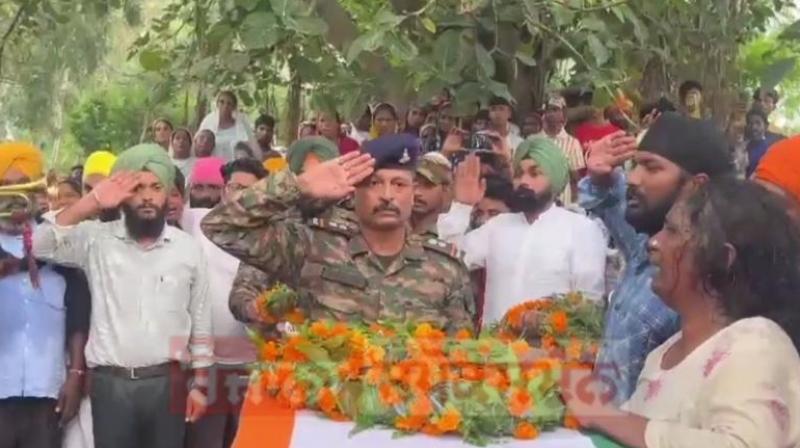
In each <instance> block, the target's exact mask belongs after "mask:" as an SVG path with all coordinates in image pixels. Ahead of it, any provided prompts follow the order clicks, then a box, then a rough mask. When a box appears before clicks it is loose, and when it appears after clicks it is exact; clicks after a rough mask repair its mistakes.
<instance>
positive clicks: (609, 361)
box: [578, 171, 680, 404]
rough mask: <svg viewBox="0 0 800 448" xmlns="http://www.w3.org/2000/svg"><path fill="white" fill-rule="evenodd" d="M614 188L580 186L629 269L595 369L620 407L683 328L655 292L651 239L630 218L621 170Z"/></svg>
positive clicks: (615, 296) (609, 314)
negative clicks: (647, 365) (655, 355)
mask: <svg viewBox="0 0 800 448" xmlns="http://www.w3.org/2000/svg"><path fill="white" fill-rule="evenodd" d="M613 179H614V182H613V185H612V186H611V187H610V188H609V189H604V188H600V187H598V186H597V185H594V184H593V183H592V181H591V179H589V178H588V177H587V178H584V179H582V180H581V181H580V183H579V184H578V190H579V202H580V205H581V207H583V208H584V209H586V210H587V211H588V212H590V213H592V214H594V215H596V216H598V217H600V219H602V220H603V224H605V226H606V228H607V229H608V231H609V233H610V234H611V238H612V239H613V240H614V242H615V243H616V245H617V247H619V249H620V251H621V252H622V254H623V256H624V257H625V271H624V273H623V275H622V279H621V280H620V283H619V285H618V287H617V289H616V290H615V291H614V292H613V293H612V295H611V300H610V303H609V307H608V311H607V313H606V320H605V330H604V333H603V345H602V347H601V348H600V353H599V354H598V357H597V363H596V365H595V366H596V367H595V369H596V370H597V373H598V374H600V375H602V377H603V378H604V379H607V380H609V381H610V382H611V383H613V385H614V387H615V392H616V395H615V402H616V403H617V404H621V403H623V402H625V401H627V400H628V398H630V396H631V395H632V394H633V392H634V390H635V389H636V383H637V381H638V379H639V374H640V373H641V371H642V368H643V367H644V361H645V360H646V359H647V355H648V354H649V353H650V352H651V351H653V349H655V348H656V347H658V346H659V345H661V344H663V343H664V342H665V341H666V340H667V339H669V338H670V337H671V336H672V335H673V334H675V333H676V332H677V331H678V330H679V329H680V321H679V319H678V315H677V314H676V313H675V312H674V311H672V310H671V309H670V308H668V307H667V306H666V305H664V302H662V301H661V299H660V298H659V297H658V296H657V295H656V294H655V293H654V292H653V289H652V288H651V283H652V280H653V274H654V273H655V267H654V266H653V265H652V264H650V259H649V257H648V254H647V239H648V237H647V235H645V234H642V233H636V230H634V228H633V227H632V226H631V225H630V224H629V223H628V221H627V220H626V219H625V207H626V202H625V193H626V190H627V184H626V182H625V176H624V175H623V174H622V172H621V171H617V172H615V173H614V174H613Z"/></svg>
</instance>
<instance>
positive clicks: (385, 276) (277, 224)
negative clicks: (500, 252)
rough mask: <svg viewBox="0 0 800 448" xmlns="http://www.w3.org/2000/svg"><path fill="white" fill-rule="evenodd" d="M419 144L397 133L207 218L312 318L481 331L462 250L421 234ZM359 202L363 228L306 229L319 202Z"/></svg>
mask: <svg viewBox="0 0 800 448" xmlns="http://www.w3.org/2000/svg"><path fill="white" fill-rule="evenodd" d="M419 149H420V148H419V143H418V140H417V139H415V138H413V137H411V136H408V135H402V134H399V135H391V136H387V137H383V138H379V139H376V140H373V141H370V142H367V143H366V144H365V146H364V148H363V150H362V151H363V152H362V153H350V154H347V155H345V156H342V157H339V158H337V159H334V160H331V161H328V162H325V163H322V164H319V165H317V166H315V167H313V168H310V169H308V170H307V171H305V172H304V173H303V174H301V175H299V176H296V175H294V174H292V173H291V172H288V171H284V172H281V173H279V174H277V175H274V176H270V177H269V178H267V179H265V180H263V181H261V182H259V183H257V184H256V185H255V186H253V187H252V188H250V189H249V190H246V191H245V192H243V193H242V194H240V195H239V196H238V198H236V200H233V201H230V202H229V203H226V204H221V205H219V206H218V207H217V208H216V209H214V210H213V211H211V212H210V213H209V214H208V215H207V216H206V218H205V219H204V220H203V223H202V229H203V231H204V233H205V234H206V236H207V237H208V238H209V239H210V240H211V241H213V242H214V243H215V244H217V245H218V246H219V247H220V248H222V249H223V250H225V251H226V252H229V253H230V254H232V255H233V256H235V257H238V258H240V259H241V260H242V261H244V262H245V263H249V264H252V265H253V266H255V267H258V268H260V269H262V270H263V271H264V272H265V273H267V274H269V275H270V276H271V277H272V278H274V279H276V280H278V281H281V282H283V283H285V284H287V285H288V286H289V287H291V288H293V289H295V291H297V293H298V295H299V296H300V301H301V306H302V307H303V308H304V309H305V310H306V312H307V313H309V315H310V318H311V319H312V320H317V319H333V320H337V321H350V320H359V319H360V320H364V321H367V322H375V321H379V320H396V321H414V322H429V323H431V324H433V325H436V326H439V327H441V328H443V329H445V330H447V331H448V332H453V331H456V330H458V329H462V328H467V329H471V328H472V327H473V316H474V313H475V303H474V298H473V294H472V289H471V286H470V280H469V274H468V272H467V270H466V267H465V266H464V265H463V264H462V262H461V260H460V259H459V258H458V254H457V253H456V252H455V250H454V249H453V247H452V246H450V245H448V244H445V243H443V242H441V241H439V240H435V239H429V238H422V237H419V236H414V235H412V234H411V231H410V230H409V229H410V227H409V218H410V216H411V209H412V207H413V204H414V173H415V169H416V163H417V158H418V155H419ZM350 194H353V195H354V205H355V214H356V217H357V220H356V221H357V222H355V223H353V222H349V221H345V220H335V219H334V220H323V219H312V220H311V221H305V222H304V221H302V220H300V219H298V218H295V217H296V216H298V215H300V214H299V213H295V211H296V208H297V207H298V206H299V205H300V204H303V203H308V201H309V200H324V201H328V202H330V203H331V204H334V203H336V202H337V201H339V200H341V199H343V198H345V197H347V196H348V195H350Z"/></svg>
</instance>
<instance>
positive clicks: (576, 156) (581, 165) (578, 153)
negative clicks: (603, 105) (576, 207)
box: [537, 96, 586, 206]
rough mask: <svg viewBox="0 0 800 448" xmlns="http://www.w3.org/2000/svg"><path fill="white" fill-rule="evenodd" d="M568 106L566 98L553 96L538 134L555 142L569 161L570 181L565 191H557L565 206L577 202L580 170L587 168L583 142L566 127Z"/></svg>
mask: <svg viewBox="0 0 800 448" xmlns="http://www.w3.org/2000/svg"><path fill="white" fill-rule="evenodd" d="M566 107H567V103H566V101H564V98H562V97H560V96H554V97H552V98H551V99H550V101H549V102H548V103H547V106H546V108H545V112H544V119H543V125H544V126H543V129H542V132H541V133H539V134H537V135H538V136H539V137H546V138H549V139H550V140H552V141H553V142H555V144H556V146H558V148H559V149H560V150H561V152H562V153H563V154H564V156H565V157H566V158H567V161H568V162H569V177H570V181H569V182H568V183H567V185H566V186H565V188H564V191H563V192H556V197H557V198H558V199H559V200H560V201H561V204H562V205H564V206H568V205H571V204H573V203H574V202H575V200H576V198H577V195H576V194H575V193H576V190H575V188H576V185H577V182H578V180H580V177H581V175H580V172H581V170H583V169H585V168H586V161H585V160H584V157H583V149H582V148H581V143H580V142H579V141H578V139H576V138H575V137H573V136H571V135H569V134H568V133H567V131H566V129H564V126H565V125H566V124H567V116H566V114H565V112H564V110H565V109H566Z"/></svg>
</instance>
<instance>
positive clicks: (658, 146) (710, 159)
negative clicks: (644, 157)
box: [639, 112, 733, 177]
mask: <svg viewBox="0 0 800 448" xmlns="http://www.w3.org/2000/svg"><path fill="white" fill-rule="evenodd" d="M639 149H640V150H641V151H647V152H651V153H653V154H657V155H659V156H661V157H664V158H665V159H667V160H669V161H671V162H672V163H674V164H676V165H678V166H680V167H681V168H683V169H684V170H686V171H687V172H689V173H691V174H700V173H705V174H707V175H708V176H710V177H714V176H723V175H728V174H732V173H733V163H732V162H731V157H730V151H729V150H728V143H727V141H726V140H725V136H723V135H722V133H721V132H720V131H719V129H717V127H716V126H714V124H713V123H711V122H710V121H707V120H697V119H694V118H689V117H685V116H683V115H679V114H677V113H674V112H665V113H663V114H661V116H660V117H659V118H658V119H657V120H656V121H655V123H653V125H652V126H650V129H648V130H647V134H645V136H644V138H643V139H642V142H641V143H640V144H639Z"/></svg>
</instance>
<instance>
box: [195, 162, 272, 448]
mask: <svg viewBox="0 0 800 448" xmlns="http://www.w3.org/2000/svg"><path fill="white" fill-rule="evenodd" d="M222 174H223V178H224V180H225V193H224V195H223V199H222V201H223V202H225V201H230V200H232V199H233V198H234V197H235V195H236V194H238V193H239V192H241V191H243V190H246V189H247V188H249V187H251V186H252V185H253V184H255V183H256V182H258V181H259V180H261V179H263V178H265V177H267V172H266V170H265V169H264V167H263V166H262V165H261V163H260V162H258V161H257V160H255V159H240V160H233V161H231V162H228V163H227V164H225V166H224V167H223V168H222ZM209 211H210V210H209V209H189V210H187V212H186V215H187V219H185V220H184V222H185V226H184V229H185V230H186V231H187V232H188V233H189V234H190V235H192V236H193V237H194V238H195V239H196V240H197V241H198V242H199V243H200V245H201V246H202V248H203V253H204V254H205V258H206V260H208V280H209V281H208V283H209V300H210V306H211V323H212V328H213V329H214V358H215V365H214V366H213V367H212V368H211V370H210V375H209V380H210V384H211V387H212V388H213V391H212V392H211V393H209V397H210V401H209V411H208V413H207V414H206V415H205V416H204V417H203V418H202V419H200V421H198V422H197V423H195V424H194V425H192V426H191V427H190V428H189V432H188V434H187V441H186V442H187V443H186V447H187V448H227V447H229V446H231V443H232V442H233V437H234V435H235V434H236V428H237V426H238V420H239V410H240V408H241V399H242V397H243V392H244V390H245V389H246V387H245V386H246V384H247V365H248V364H249V363H252V362H254V361H255V360H256V356H255V348H254V347H253V345H252V344H251V343H250V339H249V338H248V336H247V331H246V329H245V326H244V325H243V324H242V323H241V322H237V321H236V320H235V319H234V317H233V316H232V315H231V311H230V309H229V308H228V297H229V296H230V294H231V290H232V289H231V288H232V287H233V283H234V278H235V276H236V273H237V271H238V270H239V269H240V263H239V260H237V259H236V258H234V257H232V256H230V255H228V254H227V253H225V252H223V251H222V250H220V249H219V248H218V247H216V246H215V245H214V244H213V243H212V242H211V241H209V240H208V238H206V237H205V235H203V232H202V231H201V230H200V221H201V220H202V219H203V217H205V215H206V214H208V212H209ZM243 378H244V380H243Z"/></svg>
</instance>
